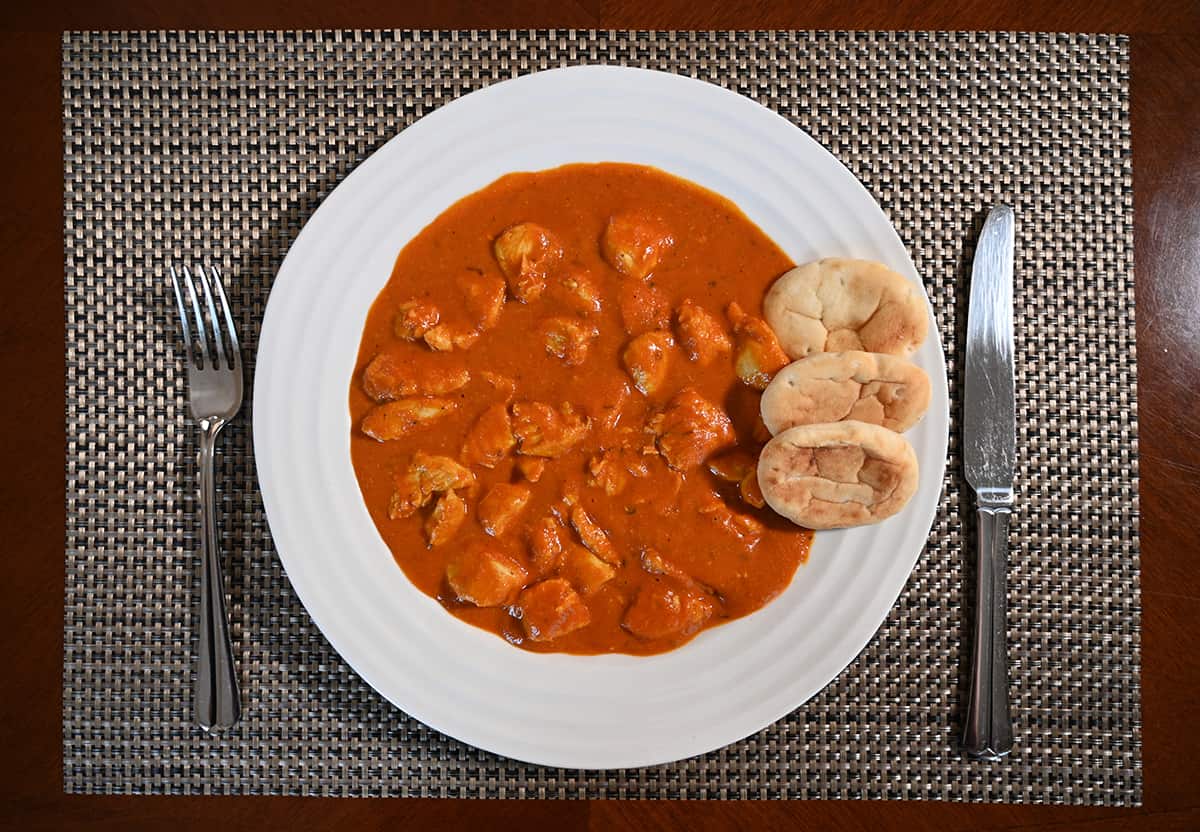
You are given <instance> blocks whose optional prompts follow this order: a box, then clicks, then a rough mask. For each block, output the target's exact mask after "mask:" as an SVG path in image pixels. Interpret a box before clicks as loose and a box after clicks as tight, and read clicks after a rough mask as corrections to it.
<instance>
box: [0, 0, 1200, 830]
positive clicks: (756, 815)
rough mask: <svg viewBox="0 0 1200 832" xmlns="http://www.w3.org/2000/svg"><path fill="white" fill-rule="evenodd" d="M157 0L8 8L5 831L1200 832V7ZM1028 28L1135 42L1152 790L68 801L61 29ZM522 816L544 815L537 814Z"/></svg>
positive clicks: (0, 347)
mask: <svg viewBox="0 0 1200 832" xmlns="http://www.w3.org/2000/svg"><path fill="white" fill-rule="evenodd" d="M706 5H707V4H704V3H702V2H698V1H697V0H641V2H638V0H558V2H552V1H551V0H528V1H527V0H507V2H505V1H504V0H484V2H479V3H470V2H467V1H466V0H444V2H441V3H420V2H412V0H396V1H395V2H391V3H387V2H384V0H325V2H317V0H272V2H265V3H254V2H248V0H191V2H189V3H187V4H186V5H185V4H180V6H179V7H178V8H171V7H169V4H167V3H164V2H162V0H157V2H148V0H126V2H115V1H114V0H95V1H94V2H91V3H81V2H60V3H26V4H22V8H21V9H20V10H19V11H13V10H12V9H11V8H10V9H9V10H7V11H5V12H4V18H5V19H4V21H3V26H2V31H0V65H2V67H3V71H2V72H0V85H2V89H3V96H4V101H5V105H6V106H5V110H4V111H5V112H7V113H8V114H9V115H8V116H7V117H6V118H5V126H4V129H3V130H2V131H0V144H2V146H3V148H4V151H5V153H4V155H5V158H7V159H9V160H10V164H9V174H8V175H7V176H6V177H5V180H4V185H3V187H4V200H3V203H2V206H0V211H2V212H3V222H0V240H2V241H3V245H2V246H0V250H2V251H3V260H0V264H2V265H0V281H2V282H0V286H2V288H3V292H4V296H3V297H4V308H5V313H4V314H3V315H2V316H0V378H3V379H4V380H5V384H6V387H7V389H8V391H9V392H8V393H7V394H6V396H5V406H4V408H3V419H4V430H3V433H2V434H0V437H2V438H0V445H2V447H3V460H4V466H5V470H4V475H3V498H2V499H0V532H2V534H0V539H3V540H7V541H8V544H7V545H6V546H5V551H4V552H3V554H2V558H3V563H4V565H5V576H4V581H3V583H2V584H0V599H2V601H3V603H0V615H2V616H3V623H4V627H3V630H2V631H0V632H3V644H4V652H3V654H2V656H3V658H2V661H3V663H4V664H5V665H6V666H7V667H8V668H9V669H8V670H7V671H4V672H3V673H2V674H0V691H2V693H3V697H2V699H0V702H2V703H3V706H4V710H3V718H2V719H0V750H2V755H0V756H2V762H0V766H2V767H3V777H2V778H0V826H6V825H8V824H12V826H11V828H16V829H67V828H75V827H88V828H99V829H110V828H111V829H122V830H126V829H142V828H160V827H166V826H168V825H169V826H171V827H174V828H176V829H192V828H195V829H209V830H211V829H220V830H221V832H227V831H228V830H232V829H243V828H245V829H273V828H279V827H284V826H285V825H286V826H289V827H305V828H307V827H317V828H330V827H339V828H355V829H364V828H380V827H383V826H385V825H389V826H393V825H398V824H405V825H408V824H412V825H413V828H426V827H428V828H439V827H452V828H466V827H467V826H468V825H471V826H474V827H475V828H480V827H481V826H482V825H483V824H488V825H489V826H491V825H495V824H500V825H501V827H502V828H503V827H507V826H510V825H512V826H516V825H518V824H519V825H520V827H521V828H531V827H530V826H529V824H531V823H532V824H536V825H538V826H540V824H541V823H548V824H553V825H554V828H557V829H562V830H575V829H639V830H642V829H644V830H689V832H693V831H695V830H708V829H718V828H729V827H737V828H751V827H752V828H779V829H795V828H819V829H833V828H845V829H872V830H886V829H905V830H909V829H913V830H923V829H931V830H932V829H937V830H943V829H1016V828H1018V827H1019V828H1022V829H1025V830H1032V829H1046V828H1050V827H1054V828H1055V829H1062V830H1066V829H1071V830H1076V829H1094V830H1127V829H1180V830H1183V829H1200V786H1198V785H1197V780H1198V777H1197V775H1198V774H1200V762H1198V761H1200V743H1198V741H1197V739H1198V736H1200V730H1198V729H1200V709H1198V708H1197V707H1196V705H1195V698H1196V695H1197V693H1200V673H1198V672H1197V662H1196V661H1195V659H1194V658H1193V657H1192V655H1191V647H1192V645H1193V643H1194V642H1193V639H1196V638H1197V637H1198V636H1200V568H1198V566H1200V557H1198V556H1200V522H1198V518H1200V0H1167V1H1166V2H1153V0H1065V2H1057V3H1038V2H1032V3H1031V2H1028V1H1027V0H1026V1H1025V2H1018V0H925V2H921V1H920V0H915V1H914V0H897V2H890V3H883V2H878V3H875V4H869V3H853V2H847V0H795V2H791V3H780V4H778V5H776V4H772V3H770V2H765V0H740V2H739V0H731V2H726V3H723V4H720V8H719V9H717V8H716V7H717V4H715V3H714V4H712V6H713V8H706ZM530 26H578V27H583V28H589V27H598V28H649V27H655V28H679V29H713V28H716V29H731V28H801V29H809V28H813V29H824V28H853V29H1027V30H1040V31H1087V32H1125V33H1128V34H1131V35H1132V94H1131V113H1132V119H1133V147H1134V150H1133V158H1134V163H1133V164H1134V204H1135V210H1136V228H1135V263H1136V265H1135V269H1136V280H1137V332H1138V404H1139V423H1140V425H1141V431H1140V439H1139V442H1140V451H1141V507H1142V521H1141V530H1142V532H1141V536H1142V614H1143V618H1142V622H1143V630H1142V668H1143V669H1142V702H1143V735H1142V736H1143V759H1144V772H1145V804H1144V806H1143V807H1140V808H1128V809H1105V808H1079V807H1047V806H1008V805H979V804H971V805H965V804H952V803H915V802H842V801H792V802H728V803H717V802H657V803H650V802H620V801H591V802H582V801H551V802H533V801H521V802H518V801H503V802H494V801H451V800H396V799H390V800H358V799H305V798H251V797H245V798H224V797H221V798H177V797H127V796H120V797H91V796H88V797H81V796H66V795H64V794H63V793H62V729H61V718H62V710H61V705H62V620H63V618H62V616H63V576H64V569H63V547H64V537H65V532H64V516H63V515H64V505H65V500H64V452H65V441H64V421H65V420H64V406H63V404H64V400H63V396H64V369H63V364H64V358H63V356H64V306H63V245H62V232H63V222H62V192H63V179H62V153H63V151H62V123H61V122H62V109H61V103H60V97H59V96H60V82H59V59H60V32H61V31H62V30H64V29H159V28H196V29H250V28H270V29H278V28H292V29H299V28H330V27H336V28H343V27H385V28H391V27H444V28H457V27H501V28H508V27H520V28H525V27H530ZM533 828H536V826H535V827H533Z"/></svg>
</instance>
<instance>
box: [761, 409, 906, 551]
mask: <svg viewBox="0 0 1200 832" xmlns="http://www.w3.org/2000/svg"><path fill="white" fill-rule="evenodd" d="M917 474H918V467H917V455H916V452H914V451H913V448H912V445H910V444H908V440H906V439H905V438H904V437H903V436H901V435H900V434H898V433H895V432H893V431H890V430H888V429H887V428H884V427H880V426H879V425H869V424H867V423H866V422H829V423H825V424H820V425H801V426H799V427H794V428H788V429H787V430H785V431H783V432H782V433H780V434H779V435H778V436H776V437H775V438H774V439H772V440H771V441H770V442H768V443H767V445H766V447H764V448H763V449H762V453H761V454H760V455H759V458H758V484H759V486H760V487H761V488H762V493H763V498H764V499H766V501H767V505H769V506H770V507H771V508H772V509H774V510H775V512H776V513H778V514H781V515H783V516H784V517H786V518H787V519H789V520H791V521H792V522H793V523H795V524H797V525H799V526H804V527H805V528H809V529H839V528H844V527H846V526H861V525H865V524H867V523H877V522H879V521H880V520H883V519H885V518H888V517H891V516H892V515H893V514H895V513H896V512H898V511H900V509H902V508H904V506H905V504H906V503H907V502H908V501H909V500H910V499H912V496H913V494H915V493H916V490H917Z"/></svg>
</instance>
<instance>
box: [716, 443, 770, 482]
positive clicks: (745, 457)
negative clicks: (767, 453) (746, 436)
mask: <svg viewBox="0 0 1200 832" xmlns="http://www.w3.org/2000/svg"><path fill="white" fill-rule="evenodd" d="M757 468H758V460H756V459H755V458H754V457H753V456H752V455H751V454H749V453H747V452H746V451H742V450H736V451H730V452H729V453H727V454H721V455H720V456H714V457H713V458H712V459H710V460H709V461H708V470H709V471H711V472H712V474H713V476H714V477H716V478H717V479H719V480H724V481H725V482H741V481H742V480H744V479H745V478H746V475H747V474H749V473H752V472H754V471H755V470H756V469H757Z"/></svg>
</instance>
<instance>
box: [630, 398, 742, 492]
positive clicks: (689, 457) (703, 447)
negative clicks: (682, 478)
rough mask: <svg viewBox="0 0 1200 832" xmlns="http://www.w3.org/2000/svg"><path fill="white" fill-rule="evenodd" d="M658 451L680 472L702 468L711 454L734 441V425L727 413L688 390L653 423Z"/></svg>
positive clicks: (651, 427)
mask: <svg viewBox="0 0 1200 832" xmlns="http://www.w3.org/2000/svg"><path fill="white" fill-rule="evenodd" d="M649 428H650V430H651V431H653V433H654V434H655V435H656V437H657V440H656V445H657V447H658V452H659V453H661V454H662V455H663V458H664V459H666V461H667V464H668V465H670V466H671V467H672V468H674V469H675V470H677V471H686V470H687V469H688V468H691V467H692V466H694V465H699V464H700V463H701V462H703V461H704V460H705V459H706V458H707V457H708V456H709V454H711V453H712V452H713V451H716V450H718V449H719V448H722V447H724V446H726V445H730V444H732V443H733V441H734V433H733V424H732V423H731V422H730V421H729V417H728V416H726V415H725V411H723V410H721V408H719V407H717V406H716V405H715V404H713V403H712V402H710V401H708V400H707V399H705V398H704V397H703V396H701V395H700V394H699V393H697V392H696V390H695V388H693V387H685V388H683V389H682V390H680V391H679V392H678V393H676V394H675V396H674V398H672V399H671V402H670V404H668V405H667V408H666V409H665V410H663V411H662V412H661V413H658V414H656V415H655V416H654V417H653V418H652V419H651V420H650V424H649Z"/></svg>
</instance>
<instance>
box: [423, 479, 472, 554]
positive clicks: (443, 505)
mask: <svg viewBox="0 0 1200 832" xmlns="http://www.w3.org/2000/svg"><path fill="white" fill-rule="evenodd" d="M466 519H467V501H466V500H464V499H463V498H462V497H460V496H458V492H456V491H447V492H446V493H445V494H443V495H442V496H441V497H439V498H438V501H437V503H436V504H435V505H434V506H433V511H432V512H430V514H429V517H427V518H425V537H426V539H427V540H428V541H429V546H430V548H433V547H434V546H441V545H442V544H443V543H446V542H447V541H449V540H450V539H451V538H453V537H454V535H455V534H457V533H458V529H459V527H460V526H462V524H463V521H464V520H466Z"/></svg>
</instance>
